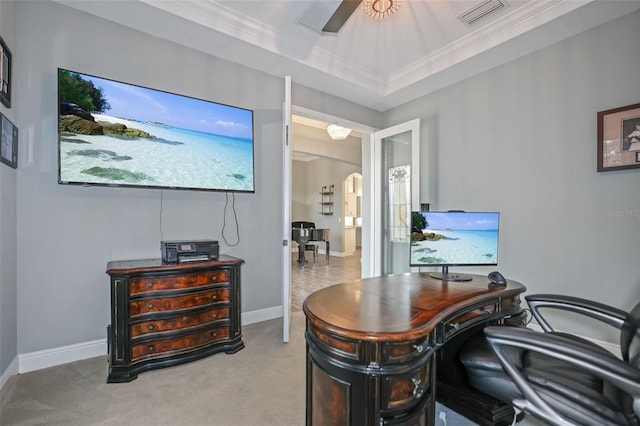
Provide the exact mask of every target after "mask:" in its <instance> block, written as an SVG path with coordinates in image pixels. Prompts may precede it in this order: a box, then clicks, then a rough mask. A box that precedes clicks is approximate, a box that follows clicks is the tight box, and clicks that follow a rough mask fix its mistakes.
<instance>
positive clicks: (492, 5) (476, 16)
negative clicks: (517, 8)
mask: <svg viewBox="0 0 640 426" xmlns="http://www.w3.org/2000/svg"><path fill="white" fill-rule="evenodd" d="M508 5H509V4H508V3H507V2H506V1H504V0H485V1H483V2H481V3H479V4H477V5H475V6H474V7H472V8H471V9H469V10H467V11H466V12H464V13H461V14H460V15H458V19H459V20H461V21H462V22H463V23H464V24H467V25H473V24H475V23H476V22H478V21H479V20H481V19H483V18H486V17H487V16H489V15H491V14H493V13H496V12H498V11H499V10H501V9H504V8H505V7H507V6H508Z"/></svg>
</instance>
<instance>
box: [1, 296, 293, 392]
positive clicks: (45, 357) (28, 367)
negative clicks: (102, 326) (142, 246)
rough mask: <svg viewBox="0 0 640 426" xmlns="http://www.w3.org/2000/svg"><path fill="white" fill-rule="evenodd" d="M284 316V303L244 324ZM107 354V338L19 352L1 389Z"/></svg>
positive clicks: (251, 315)
mask: <svg viewBox="0 0 640 426" xmlns="http://www.w3.org/2000/svg"><path fill="white" fill-rule="evenodd" d="M282 316H283V310H282V305H280V306H275V307H273V308H267V309H260V310H257V311H251V312H243V313H242V325H247V324H253V323H257V322H262V321H268V320H271V319H276V318H281V317H282ZM106 354H107V339H106V338H105V339H98V340H93V341H90V342H84V343H77V344H74V345H68V346H62V347H58V348H52V349H45V350H41V351H35V352H29V353H26V354H19V355H18V356H17V357H16V358H15V359H14V360H13V362H12V363H11V365H9V367H8V368H7V369H6V370H5V371H4V372H3V373H2V376H0V389H2V386H4V384H5V383H6V382H7V380H9V377H11V376H13V375H15V374H22V373H28V372H30V371H35V370H41V369H43V368H48V367H54V366H56V365H62V364H66V363H69V362H74V361H79V360H82V359H87V358H93V357H97V356H101V355H106Z"/></svg>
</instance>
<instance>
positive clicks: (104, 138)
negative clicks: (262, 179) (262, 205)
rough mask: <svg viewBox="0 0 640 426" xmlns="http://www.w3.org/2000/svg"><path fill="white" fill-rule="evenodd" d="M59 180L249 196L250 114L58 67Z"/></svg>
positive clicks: (251, 162) (251, 159)
mask: <svg viewBox="0 0 640 426" xmlns="http://www.w3.org/2000/svg"><path fill="white" fill-rule="evenodd" d="M58 113H59V114H58V116H59V123H58V129H59V135H58V182H59V183H61V184H77V185H87V186H92V185H104V186H127V187H145V188H154V187H155V188H169V189H191V190H213V191H233V192H254V132H253V111H252V110H248V109H244V108H239V107H234V106H229V105H224V104H220V103H216V102H211V101H206V100H202V99H196V98H192V97H188V96H183V95H178V94H174V93H169V92H164V91H160V90H155V89H150V88H146V87H142V86H137V85H133V84H128V83H122V82H118V81H114V80H109V79H105V78H100V77H95V76H92V75H88V74H82V73H79V72H75V71H70V70H65V69H58Z"/></svg>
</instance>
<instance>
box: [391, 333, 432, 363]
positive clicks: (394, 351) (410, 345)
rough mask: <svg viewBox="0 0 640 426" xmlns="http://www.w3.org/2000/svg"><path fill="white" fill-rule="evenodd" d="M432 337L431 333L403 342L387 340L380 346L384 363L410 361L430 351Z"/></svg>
mask: <svg viewBox="0 0 640 426" xmlns="http://www.w3.org/2000/svg"><path fill="white" fill-rule="evenodd" d="M433 347H434V339H433V336H432V335H431V334H429V335H428V336H425V337H422V338H420V339H416V340H411V341H404V342H388V343H385V344H384V346H383V347H382V362H383V364H384V365H390V364H400V363H406V362H410V361H412V360H414V359H416V358H418V357H419V356H422V355H423V354H424V353H425V352H427V351H432V350H433Z"/></svg>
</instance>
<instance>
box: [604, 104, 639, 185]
mask: <svg viewBox="0 0 640 426" xmlns="http://www.w3.org/2000/svg"><path fill="white" fill-rule="evenodd" d="M597 142H598V171H599V172H608V171H612V170H624V169H635V168H640V162H638V158H639V157H638V154H637V152H638V151H640V103H638V104H632V105H627V106H623V107H619V108H614V109H609V110H606V111H599V112H598V141H597Z"/></svg>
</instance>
